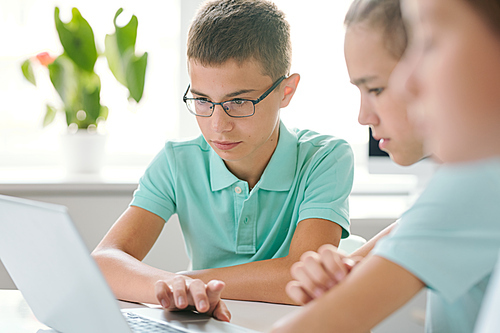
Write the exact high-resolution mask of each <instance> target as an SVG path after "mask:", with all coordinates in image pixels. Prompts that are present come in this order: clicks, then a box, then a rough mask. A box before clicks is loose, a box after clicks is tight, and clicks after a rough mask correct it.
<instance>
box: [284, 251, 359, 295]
mask: <svg viewBox="0 0 500 333" xmlns="http://www.w3.org/2000/svg"><path fill="white" fill-rule="evenodd" d="M358 261H359V259H358V260H353V259H351V258H349V257H348V256H347V255H345V254H343V253H342V252H339V250H338V249H337V248H336V247H335V246H333V245H331V244H326V245H323V246H321V247H320V248H319V250H318V252H313V251H308V252H305V253H304V254H303V255H302V256H301V257H300V261H299V262H296V263H295V264H293V266H292V268H291V274H292V277H293V278H294V281H290V282H289V283H288V284H287V286H286V292H287V294H288V296H289V297H290V298H291V299H293V300H294V301H295V302H297V303H299V304H306V303H309V302H310V301H312V300H313V299H315V298H318V297H320V296H321V295H323V294H324V293H325V292H326V291H327V290H329V289H330V288H332V287H333V286H335V285H336V284H337V283H339V282H340V281H342V280H343V279H344V278H345V277H346V276H347V274H349V272H350V271H351V269H352V268H353V267H354V265H356V264H357V262H358Z"/></svg>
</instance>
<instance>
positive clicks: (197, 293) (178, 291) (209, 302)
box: [155, 275, 231, 322]
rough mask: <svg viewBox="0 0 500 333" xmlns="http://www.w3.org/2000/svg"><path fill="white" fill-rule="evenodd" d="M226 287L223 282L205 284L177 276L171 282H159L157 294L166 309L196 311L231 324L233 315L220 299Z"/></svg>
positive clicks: (156, 286) (157, 283)
mask: <svg viewBox="0 0 500 333" xmlns="http://www.w3.org/2000/svg"><path fill="white" fill-rule="evenodd" d="M224 287H225V284H224V282H222V281H218V280H212V281H210V282H208V283H207V284H205V283H204V282H203V281H201V280H199V279H192V278H190V277H187V276H183V275H177V276H175V277H174V278H172V279H170V280H159V281H157V282H156V284H155V294H156V298H157V299H158V301H159V302H160V304H161V306H162V307H163V308H165V309H169V310H196V311H198V312H201V313H207V314H209V315H211V316H213V317H214V318H216V319H218V320H222V321H227V322H229V321H230V319H231V314H230V312H229V310H228V308H227V306H226V304H224V302H223V301H222V300H221V298H220V296H221V292H222V290H223V289H224Z"/></svg>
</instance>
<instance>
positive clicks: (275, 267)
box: [180, 257, 295, 304]
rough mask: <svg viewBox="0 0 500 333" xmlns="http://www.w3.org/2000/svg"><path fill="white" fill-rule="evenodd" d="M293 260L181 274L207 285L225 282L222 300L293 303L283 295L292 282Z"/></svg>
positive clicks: (263, 262)
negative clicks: (214, 280) (291, 268)
mask: <svg viewBox="0 0 500 333" xmlns="http://www.w3.org/2000/svg"><path fill="white" fill-rule="evenodd" d="M293 262H294V261H293V260H292V259H290V258H288V257H284V258H278V259H269V260H263V261H256V262H251V263H247V264H242V265H236V266H230V267H223V268H214V269H204V270H199V271H190V272H180V274H183V275H186V276H189V277H191V278H196V279H200V280H202V281H204V282H205V283H207V282H208V281H210V280H213V279H217V280H222V281H224V282H225V283H226V288H225V289H224V291H223V292H222V297H223V298H226V299H237V300H247V301H262V302H270V303H284V304H295V303H294V302H293V301H292V300H291V299H290V298H289V297H288V295H287V294H286V291H285V286H286V284H287V283H288V282H289V281H290V280H291V279H292V277H291V275H290V267H291V266H292V264H293Z"/></svg>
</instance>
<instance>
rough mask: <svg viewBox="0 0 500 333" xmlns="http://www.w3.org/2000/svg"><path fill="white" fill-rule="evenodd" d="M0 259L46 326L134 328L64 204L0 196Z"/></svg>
mask: <svg viewBox="0 0 500 333" xmlns="http://www.w3.org/2000/svg"><path fill="white" fill-rule="evenodd" d="M0 259H1V260H2V262H3V264H4V266H5V268H6V269H7V271H8V273H9V274H10V276H11V278H12V280H13V281H14V283H15V284H16V286H17V288H18V289H19V290H20V291H21V293H22V294H23V296H24V298H25V299H26V301H27V302H28V304H29V306H30V307H31V309H32V310H33V313H34V314H35V316H36V317H37V318H38V320H39V321H41V322H42V323H44V324H45V325H47V326H49V327H52V328H54V329H56V330H58V331H61V332H75V333H80V332H82V333H83V332H130V328H129V327H128V325H127V323H126V321H125V319H124V318H123V316H122V314H121V312H120V309H119V306H118V302H117V301H116V299H115V297H114V295H113V294H112V292H111V290H110V288H109V287H108V285H107V283H106V281H105V279H104V277H103V276H102V274H101V272H100V270H99V269H98V266H97V264H96V263H95V261H94V260H93V259H92V258H91V256H90V255H89V250H88V249H87V247H86V246H85V244H84V242H83V240H82V239H81V237H80V235H79V234H78V232H77V230H76V229H75V227H74V225H73V223H72V222H71V219H70V217H69V215H68V213H67V209H66V207H64V206H58V205H53V204H44V203H39V202H35V201H30V200H25V199H19V198H12V197H7V196H2V195H0Z"/></svg>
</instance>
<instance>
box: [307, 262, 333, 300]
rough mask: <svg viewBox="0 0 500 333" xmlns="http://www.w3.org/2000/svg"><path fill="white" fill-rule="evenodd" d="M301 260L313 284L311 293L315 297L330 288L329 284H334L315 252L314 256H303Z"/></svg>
mask: <svg viewBox="0 0 500 333" xmlns="http://www.w3.org/2000/svg"><path fill="white" fill-rule="evenodd" d="M302 262H303V263H304V269H305V270H306V273H307V275H308V276H309V277H310V279H311V281H312V283H313V284H314V290H313V293H314V295H315V296H316V297H319V296H321V295H322V294H323V292H324V291H326V290H328V289H330V288H331V286H333V285H334V284H335V283H334V281H333V280H332V278H331V277H330V274H328V272H327V271H326V269H325V267H324V266H323V263H322V262H321V258H320V256H319V255H318V254H317V253H315V254H314V256H308V257H306V258H304V260H303V261H302Z"/></svg>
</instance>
